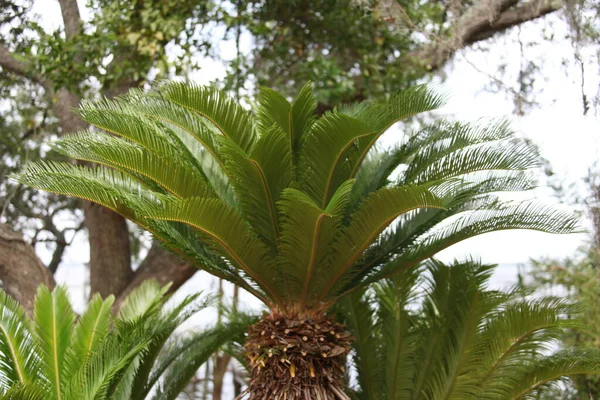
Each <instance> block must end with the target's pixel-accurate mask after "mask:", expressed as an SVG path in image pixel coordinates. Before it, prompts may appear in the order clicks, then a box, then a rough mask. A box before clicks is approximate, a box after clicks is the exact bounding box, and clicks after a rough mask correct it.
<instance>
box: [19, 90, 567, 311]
mask: <svg viewBox="0 0 600 400" xmlns="http://www.w3.org/2000/svg"><path fill="white" fill-rule="evenodd" d="M442 104H443V99H442V98H441V97H440V96H438V95H436V94H434V93H433V92H432V91H431V90H429V89H428V88H427V87H424V86H418V87H416V88H413V89H410V90H407V91H404V92H400V93H398V94H395V95H392V96H390V97H389V98H386V99H381V100H377V101H369V102H366V103H363V104H360V105H358V106H353V107H344V108H340V109H337V110H334V111H333V112H329V113H326V114H324V115H323V116H321V117H317V116H316V115H315V107H316V102H315V98H314V96H313V93H312V89H311V86H310V85H308V84H307V85H306V86H305V87H304V88H303V89H302V91H301V92H300V93H299V95H298V97H297V98H296V100H295V101H294V102H293V103H290V102H288V101H287V100H286V99H285V98H284V97H282V96H281V95H279V94H278V93H276V92H274V91H272V90H270V89H262V90H261V92H260V95H259V96H258V105H257V108H256V110H255V112H254V114H252V113H251V112H249V111H247V110H245V109H244V108H243V107H241V106H240V105H239V104H236V103H235V102H233V101H232V100H231V99H229V98H228V97H227V96H226V95H225V94H224V93H222V92H220V91H218V90H215V89H212V88H208V87H199V86H195V85H188V84H185V83H170V84H166V85H163V86H162V87H160V88H158V89H157V90H156V91H152V92H149V93H144V92H141V91H132V92H130V93H129V94H128V95H126V96H123V97H121V98H118V99H117V100H115V101H102V102H99V103H94V104H92V103H85V104H83V106H82V107H81V109H80V110H79V115H80V116H81V118H83V119H84V120H85V121H87V122H88V123H90V124H91V125H94V126H96V127H97V128H100V129H101V130H103V131H104V132H99V131H86V132H79V133H75V134H71V135H68V136H65V137H64V138H63V139H62V140H60V141H58V142H56V143H54V145H53V147H54V148H55V149H56V150H58V151H59V152H61V153H64V154H66V155H68V156H70V157H73V158H75V159H79V160H84V161H88V162H93V163H95V164H99V165H100V166H98V167H95V168H90V167H86V166H75V165H71V164H68V163H51V162H39V163H33V164H30V165H28V166H27V167H26V169H24V171H23V172H22V173H20V174H18V175H17V176H16V179H17V180H19V181H20V182H22V183H25V184H28V185H31V186H34V187H37V188H40V189H43V190H48V191H52V192H56V193H61V194H66V195H72V196H76V197H80V198H84V199H88V200H91V201H93V202H96V203H99V204H101V205H104V206H106V207H108V208H110V209H112V210H114V211H117V212H119V213H121V214H122V215H124V216H125V217H127V218H129V219H131V220H132V221H134V222H136V223H137V224H139V225H140V226H141V227H143V228H144V229H147V230H148V231H150V232H152V233H153V234H154V235H155V236H156V237H157V238H159V239H161V240H162V241H163V242H164V243H165V244H166V246H167V247H169V248H171V249H172V250H174V251H176V252H178V253H179V254H180V255H182V256H183V257H185V258H187V259H189V260H191V261H192V262H194V263H195V264H196V265H198V266H199V267H201V268H203V269H205V270H206V271H208V272H210V273H212V274H214V275H216V276H219V277H221V278H224V279H227V280H229V281H231V282H233V283H235V284H237V285H239V286H241V287H243V288H244V289H246V290H248V291H249V292H251V293H253V294H254V295H256V296H257V297H259V298H260V299H262V300H263V301H264V302H265V303H267V304H268V305H269V306H271V307H272V308H278V309H280V310H282V311H285V312H299V313H305V312H307V311H316V310H324V309H326V308H328V307H329V306H330V305H331V304H333V303H334V302H335V301H336V300H337V299H338V298H339V297H340V296H342V295H344V294H345V293H348V292H350V291H352V290H355V289H357V288H360V287H363V286H365V285H367V284H369V283H371V282H374V281H377V280H379V279H381V278H382V277H385V276H389V275H391V274H393V273H395V272H397V271H399V270H402V269H407V268H409V267H412V266H415V265H417V264H418V263H419V262H420V261H422V260H423V259H426V258H428V257H430V256H432V255H433V254H435V253H436V252H438V251H440V250H442V249H443V248H445V247H448V246H450V245H452V244H454V243H456V242H458V241H460V240H463V239H466V238H468V237H471V236H474V235H478V234H480V233H484V232H489V231H493V230H499V229H509V228H527V229H537V230H542V231H547V232H554V233H565V232H570V231H572V230H573V228H574V226H575V220H574V219H573V218H572V217H570V216H568V215H565V214H562V213H557V212H555V211H553V210H551V209H550V208H546V207H543V206H539V205H536V204H534V203H530V202H526V203H520V204H514V203H503V202H500V201H499V200H498V199H497V198H496V196H494V195H493V194H492V193H494V192H499V191H513V190H527V189H530V188H532V187H533V185H534V182H533V180H532V179H531V176H530V174H528V172H527V171H528V170H529V169H531V168H534V167H535V166H536V165H537V163H538V155H537V152H536V149H535V148H534V147H533V146H531V145H529V144H528V143H527V142H525V141H523V140H520V139H517V138H515V137H514V136H513V135H512V133H511V131H510V129H509V128H508V126H507V125H506V124H505V123H493V124H490V125H487V126H479V125H468V124H454V123H443V122H438V123H434V124H430V125H427V126H425V127H423V128H421V129H419V130H416V131H414V132H412V133H404V134H402V137H401V139H400V140H399V141H398V142H399V144H398V145H397V146H396V147H393V148H391V149H386V150H381V149H378V148H375V144H376V142H377V140H378V139H379V137H380V136H381V135H382V134H383V133H384V132H386V130H387V129H388V128H390V126H391V125H393V124H394V123H395V122H397V121H400V120H404V119H407V118H409V117H412V116H414V115H417V114H419V113H423V112H426V111H430V110H433V109H435V108H437V107H439V106H441V105H442ZM105 132H107V133H105ZM396 175H397V177H396Z"/></svg>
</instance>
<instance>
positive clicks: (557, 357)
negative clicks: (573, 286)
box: [339, 261, 600, 400]
mask: <svg viewBox="0 0 600 400" xmlns="http://www.w3.org/2000/svg"><path fill="white" fill-rule="evenodd" d="M492 272H493V266H490V265H482V264H481V263H478V262H474V261H467V262H455V263H453V264H451V265H446V264H442V263H441V262H439V261H429V262H427V263H425V265H423V266H421V267H419V268H416V269H413V270H408V271H403V272H401V273H399V274H397V275H396V276H394V277H393V278H390V279H386V280H383V281H381V282H380V283H378V284H376V285H375V286H374V287H373V289H370V290H367V291H359V292H355V293H353V294H352V295H350V296H347V297H346V298H344V300H343V301H342V302H341V303H340V305H339V312H340V314H341V315H342V318H343V319H344V320H345V321H347V323H348V325H349V326H350V328H351V329H352V331H353V332H354V333H355V341H354V344H353V346H354V352H353V353H352V361H353V364H354V366H355V369H356V371H357V379H356V382H357V386H358V387H357V388H355V392H354V396H353V397H355V398H356V399H358V400H411V399H414V400H416V399H436V400H441V399H448V400H516V399H527V398H530V399H535V398H538V397H537V394H538V393H539V391H540V390H541V389H543V388H545V387H547V386H548V385H551V384H553V383H556V381H559V380H561V379H564V378H565V377H567V376H573V375H578V374H587V373H593V374H600V351H597V350H583V349H577V350H573V349H557V348H556V344H557V342H556V339H558V338H559V337H561V335H562V334H563V332H564V330H566V329H572V328H577V329H581V328H582V324H581V322H580V321H577V320H575V319H570V318H572V317H573V315H574V314H576V312H577V308H578V307H577V306H575V305H574V304H572V303H569V302H568V301H566V300H564V299H561V298H556V297H539V298H535V297H534V298H527V297H526V298H523V294H522V293H520V292H519V291H518V290H516V289H514V290H511V291H497V290H492V289H489V288H487V284H488V283H489V279H490V276H491V274H492Z"/></svg>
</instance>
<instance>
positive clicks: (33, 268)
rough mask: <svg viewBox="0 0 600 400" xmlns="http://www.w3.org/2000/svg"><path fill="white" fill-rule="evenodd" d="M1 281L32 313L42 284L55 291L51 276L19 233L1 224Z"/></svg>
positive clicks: (8, 291)
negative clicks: (36, 295)
mask: <svg viewBox="0 0 600 400" xmlns="http://www.w3.org/2000/svg"><path fill="white" fill-rule="evenodd" d="M0 279H1V280H2V288H3V289H4V291H6V293H8V294H9V295H10V296H12V297H14V298H15V299H16V300H17V301H18V302H19V303H21V305H22V306H23V308H25V310H26V311H27V312H28V313H29V314H31V313H32V311H33V304H34V299H35V294H36V293H37V289H38V286H39V285H46V286H48V287H49V288H50V289H52V288H54V286H55V282H54V278H53V277H52V274H51V273H50V271H49V270H48V268H46V266H45V265H44V264H42V262H41V261H40V259H39V258H38V257H37V255H36V254H35V251H34V249H33V247H32V246H31V245H30V244H29V243H27V242H26V241H25V240H24V239H23V237H22V236H21V235H20V234H17V233H15V232H13V231H12V230H10V229H9V228H8V227H7V226H6V225H4V224H0Z"/></svg>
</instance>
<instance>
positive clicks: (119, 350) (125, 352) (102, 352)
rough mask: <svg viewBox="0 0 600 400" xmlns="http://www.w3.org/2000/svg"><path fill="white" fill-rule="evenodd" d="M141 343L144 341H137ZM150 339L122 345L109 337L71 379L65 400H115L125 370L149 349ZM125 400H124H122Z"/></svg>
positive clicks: (114, 338)
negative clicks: (147, 347)
mask: <svg viewBox="0 0 600 400" xmlns="http://www.w3.org/2000/svg"><path fill="white" fill-rule="evenodd" d="M138 339H141V338H138ZM148 343H149V340H148V339H147V338H144V339H141V340H137V341H136V342H135V343H123V342H122V341H120V340H119V338H117V337H116V336H110V337H109V338H107V339H106V340H105V341H104V342H103V343H102V347H101V348H100V349H99V350H98V351H97V352H96V353H94V354H93V356H92V357H91V358H90V359H89V360H88V362H86V363H85V364H84V365H83V367H82V368H81V369H80V370H79V371H78V373H77V374H75V375H74V376H70V377H69V381H68V386H67V385H65V386H66V389H65V396H64V398H65V399H69V400H70V399H82V400H88V399H89V400H96V399H101V400H113V399H117V398H118V397H116V393H117V392H116V391H117V388H118V387H119V384H120V383H121V381H122V379H123V378H124V377H125V376H126V374H125V372H126V370H127V369H128V368H129V367H130V366H131V365H132V363H133V362H134V360H135V359H136V357H138V356H139V355H140V353H142V352H143V351H144V349H145V348H146V346H147V345H148ZM119 399H123V400H125V399H124V398H122V397H121V398H119Z"/></svg>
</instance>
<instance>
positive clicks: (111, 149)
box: [53, 132, 215, 198]
mask: <svg viewBox="0 0 600 400" xmlns="http://www.w3.org/2000/svg"><path fill="white" fill-rule="evenodd" d="M53 148H54V149H56V150H57V151H59V152H60V153H62V154H65V155H67V156H69V157H73V158H75V159H78V160H84V161H90V162H95V163H99V164H103V165H107V166H109V167H112V168H115V169H118V170H122V171H124V172H128V173H130V174H135V175H141V176H142V177H144V178H146V179H148V180H150V181H152V182H154V183H155V184H156V185H158V186H159V187H161V188H164V189H165V190H167V191H168V192H169V193H171V194H173V195H175V196H177V197H179V198H186V197H193V196H208V197H211V196H212V197H214V196H215V195H214V192H213V189H212V187H211V186H210V184H209V183H208V182H207V180H206V177H205V176H204V175H203V173H202V172H201V171H198V170H197V169H195V168H193V167H191V166H190V165H187V164H186V163H184V162H182V161H181V157H180V158H174V157H167V156H158V155H156V154H155V153H151V152H148V151H143V149H142V148H140V147H139V146H137V145H135V144H133V143H130V142H127V141H125V140H123V139H119V138H115V137H111V136H108V135H103V134H97V133H90V132H82V133H76V134H70V135H67V136H66V137H65V138H63V139H61V140H59V141H57V142H55V143H54V145H53Z"/></svg>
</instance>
